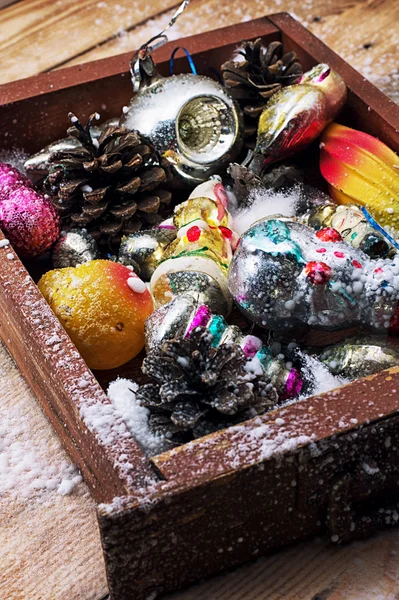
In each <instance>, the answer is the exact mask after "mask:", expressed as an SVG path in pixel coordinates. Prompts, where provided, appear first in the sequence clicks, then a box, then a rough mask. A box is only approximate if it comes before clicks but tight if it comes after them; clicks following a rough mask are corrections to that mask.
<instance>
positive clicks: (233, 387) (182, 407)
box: [136, 327, 277, 445]
mask: <svg viewBox="0 0 399 600" xmlns="http://www.w3.org/2000/svg"><path fill="white" fill-rule="evenodd" d="M212 342H213V336H212V334H211V333H210V332H209V330H208V329H207V328H206V327H197V328H195V329H194V330H193V331H192V332H191V334H190V339H172V340H169V341H167V342H165V343H164V344H163V345H162V348H161V350H155V351H152V352H150V353H149V354H148V355H147V357H146V358H145V359H144V361H143V366H142V370H143V373H145V374H146V375H148V376H149V377H150V378H151V379H153V380H154V381H155V383H148V384H145V385H143V386H141V388H140V389H139V391H138V392H137V396H136V397H137V400H138V402H139V403H140V404H141V405H142V406H145V407H147V408H148V409H149V410H150V418H149V419H150V427H151V429H152V430H153V431H154V432H157V433H161V434H163V435H165V438H166V439H167V440H168V441H169V443H170V444H171V445H178V444H180V443H185V442H187V441H190V440H192V439H194V438H198V437H201V436H202V435H205V434H207V433H210V432H212V431H216V430H218V429H222V428H223V427H227V426H228V425H231V424H232V423H237V422H239V421H243V420H245V419H248V418H250V417H251V416H254V414H262V413H264V412H266V411H267V410H269V409H271V408H273V407H274V406H275V405H276V404H277V394H276V391H275V389H274V388H273V386H272V385H271V384H270V383H269V382H267V381H266V379H265V378H264V377H262V376H260V375H258V374H256V373H255V372H254V371H253V370H252V371H251V369H250V368H248V358H247V357H246V356H245V354H244V352H243V351H242V349H241V347H240V346H239V345H238V344H235V343H226V344H221V345H220V346H218V347H217V348H214V347H213V346H212Z"/></svg>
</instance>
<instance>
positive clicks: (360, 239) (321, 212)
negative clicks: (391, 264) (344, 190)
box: [304, 202, 399, 258]
mask: <svg viewBox="0 0 399 600" xmlns="http://www.w3.org/2000/svg"><path fill="white" fill-rule="evenodd" d="M304 222H305V223H307V224H308V225H310V226H311V227H313V228H314V229H317V230H319V232H318V233H317V234H316V235H317V237H318V238H319V239H320V240H321V241H323V236H324V237H325V236H326V235H328V230H330V229H332V233H331V234H330V235H329V237H330V238H331V235H332V237H333V239H328V240H327V241H341V240H344V241H345V242H347V243H348V244H351V245H352V246H354V247H355V248H359V249H360V250H362V251H363V252H364V253H365V254H367V255H368V256H370V258H379V257H381V258H385V257H387V256H388V255H393V254H394V253H395V252H396V251H397V250H398V249H399V246H398V245H397V243H396V242H395V240H393V239H392V238H391V236H390V235H389V234H388V233H387V232H385V231H384V230H383V229H382V228H378V229H377V228H376V227H374V226H373V225H372V224H371V223H370V220H369V219H368V218H367V216H366V214H365V213H364V212H363V211H362V210H361V209H360V208H359V207H358V206H356V204H346V205H342V206H337V205H336V204H334V203H333V202H327V203H325V204H321V205H319V206H317V207H316V208H313V209H312V210H311V211H310V212H308V213H307V215H305V217H304ZM391 242H392V243H391Z"/></svg>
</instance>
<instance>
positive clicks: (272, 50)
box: [221, 38, 303, 148]
mask: <svg viewBox="0 0 399 600" xmlns="http://www.w3.org/2000/svg"><path fill="white" fill-rule="evenodd" d="M221 71H222V76H223V79H224V83H225V85H226V87H227V88H228V90H229V92H230V94H231V95H232V97H233V98H234V99H235V100H237V102H238V103H239V105H240V107H241V109H242V111H243V113H244V126H245V127H244V137H245V144H246V146H248V147H252V148H253V147H254V146H255V142H256V131H257V119H258V118H259V116H260V114H261V112H262V111H263V109H264V108H265V106H266V104H267V102H268V100H269V98H271V96H273V94H275V93H276V92H278V91H279V90H280V89H281V88H282V87H283V86H286V85H292V84H293V83H297V82H298V81H299V79H300V77H301V75H302V73H303V71H302V66H301V63H300V62H299V59H298V58H297V56H296V54H295V52H285V53H284V50H283V44H282V43H281V42H271V43H270V44H269V45H268V46H267V47H265V46H263V45H262V40H261V38H258V39H257V40H255V41H254V42H248V41H245V42H243V45H242V48H240V49H239V50H238V52H236V54H235V56H234V57H233V59H232V60H229V61H227V62H225V63H223V64H222V66H221Z"/></svg>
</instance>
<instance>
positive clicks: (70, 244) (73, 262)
mask: <svg viewBox="0 0 399 600" xmlns="http://www.w3.org/2000/svg"><path fill="white" fill-rule="evenodd" d="M97 258H100V252H99V250H98V246H97V243H96V241H95V240H94V238H92V236H91V235H89V234H88V233H87V231H86V230H85V229H71V231H68V232H67V233H65V232H64V233H61V237H60V238H59V239H58V241H57V242H56V244H55V245H54V248H53V250H52V252H51V259H52V262H53V267H54V268H55V269H63V268H65V267H77V266H78V265H82V264H83V263H85V262H90V261H91V260H95V259H97Z"/></svg>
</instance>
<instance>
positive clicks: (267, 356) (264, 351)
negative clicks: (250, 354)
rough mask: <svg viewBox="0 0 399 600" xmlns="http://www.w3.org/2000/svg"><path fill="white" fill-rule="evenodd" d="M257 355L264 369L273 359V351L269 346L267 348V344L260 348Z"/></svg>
mask: <svg viewBox="0 0 399 600" xmlns="http://www.w3.org/2000/svg"><path fill="white" fill-rule="evenodd" d="M255 356H256V358H258V359H259V361H260V363H261V365H262V367H263V368H264V369H266V368H267V367H268V365H270V363H271V361H272V353H271V352H270V350H269V348H266V347H265V346H262V348H261V349H260V350H258V352H257V353H256V354H255Z"/></svg>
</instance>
